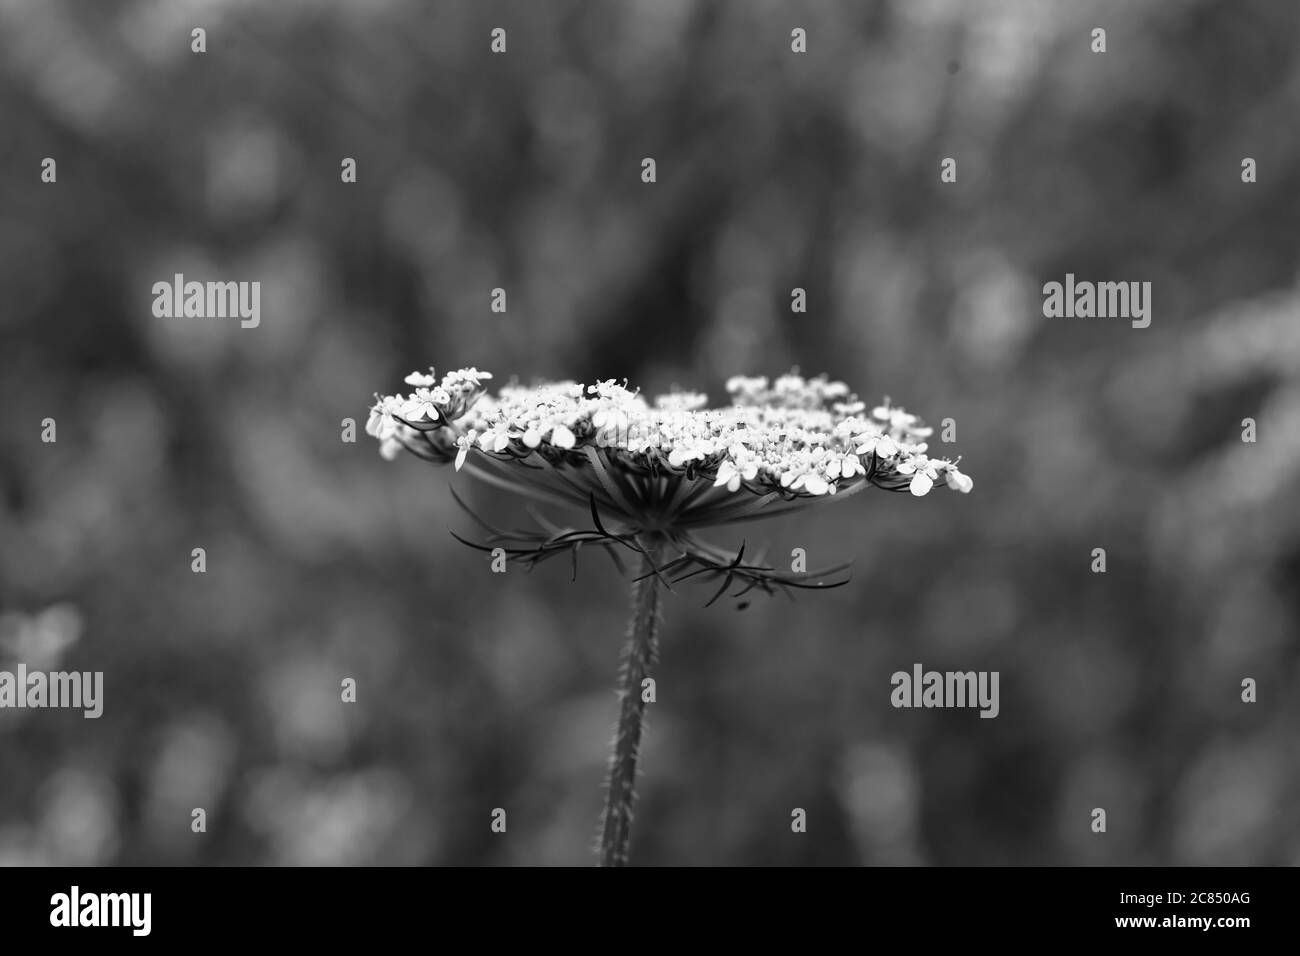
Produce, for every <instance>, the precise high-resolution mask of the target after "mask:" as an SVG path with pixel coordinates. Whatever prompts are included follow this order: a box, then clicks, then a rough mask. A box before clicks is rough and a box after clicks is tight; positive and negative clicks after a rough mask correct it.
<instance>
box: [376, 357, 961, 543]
mask: <svg viewBox="0 0 1300 956" xmlns="http://www.w3.org/2000/svg"><path fill="white" fill-rule="evenodd" d="M491 377H492V376H491V375H490V374H488V373H486V372H480V371H478V369H474V368H468V369H460V370H459V371H455V372H449V373H447V374H446V375H444V376H443V378H442V381H441V382H440V383H436V380H435V377H434V374H433V370H432V369H430V370H429V372H428V373H422V372H412V373H411V374H410V375H408V376H407V378H406V382H407V383H408V384H410V385H413V386H415V390H414V391H413V392H411V393H410V394H407V395H388V396H382V397H379V396H377V400H376V402H375V405H374V407H373V408H372V409H371V413H370V418H369V421H368V422H367V423H366V430H367V432H369V433H370V434H371V435H373V436H375V437H376V438H378V439H379V440H380V442H381V450H382V451H383V453H384V455H385V457H390V458H391V457H393V456H395V455H396V453H397V452H398V451H399V450H400V449H402V448H406V449H407V450H409V451H411V452H413V453H414V454H417V455H419V456H421V457H423V458H426V459H429V460H432V461H454V462H455V464H456V469H457V470H458V471H459V470H460V469H461V468H462V467H464V466H465V464H466V463H467V461H469V460H470V458H469V456H470V452H478V453H479V455H478V462H479V463H480V464H482V465H484V466H486V467H488V468H490V469H491V474H493V475H494V477H497V478H504V479H505V480H507V481H514V482H517V483H518V484H519V485H520V486H522V489H523V490H525V491H526V490H527V488H528V486H529V485H536V484H539V483H540V484H542V485H544V486H545V490H546V491H547V492H548V493H549V494H550V495H551V496H552V497H553V496H554V494H560V495H561V496H563V495H564V494H565V492H564V490H563V489H564V488H566V487H567V488H568V489H569V490H570V491H572V490H573V489H574V486H575V485H576V486H578V487H579V488H581V487H582V486H584V485H585V486H589V487H588V489H587V490H588V491H590V492H592V493H595V494H597V496H598V497H605V496H606V493H607V492H609V491H610V489H608V488H607V487H605V486H604V483H603V482H602V481H601V480H600V475H599V474H598V472H597V470H596V469H595V468H594V467H593V465H592V462H593V458H595V459H599V461H600V463H601V465H603V466H604V468H605V470H606V471H607V472H610V473H613V474H615V475H617V476H618V477H619V479H620V485H621V486H626V485H634V486H635V487H632V488H630V489H629V488H628V487H620V490H621V491H622V492H624V493H628V492H629V491H630V492H632V493H634V496H635V497H637V498H638V499H640V500H641V503H643V504H654V505H659V506H662V505H664V504H665V502H663V501H662V500H660V498H661V496H658V495H656V494H655V492H656V490H662V486H663V485H665V484H667V483H674V480H677V482H676V483H677V486H678V487H680V483H681V480H682V479H684V480H685V483H686V484H688V485H689V486H690V488H691V496H692V500H691V501H690V502H689V503H687V502H684V501H678V502H677V505H678V506H679V507H678V508H675V509H673V514H668V513H664V509H663V508H662V507H659V508H658V509H657V510H658V511H659V512H660V517H661V518H664V519H665V520H671V519H672V518H673V517H674V515H675V516H677V517H682V518H685V517H688V516H689V517H690V518H691V519H695V518H699V517H702V516H703V514H704V513H705V512H706V511H714V512H716V513H717V517H719V518H722V517H723V516H724V515H725V511H726V509H719V508H717V506H718V505H720V504H722V503H723V502H724V500H725V499H726V498H728V497H733V498H734V496H737V495H738V494H739V493H740V492H742V491H744V492H748V493H749V494H750V495H756V496H759V497H760V498H764V497H767V496H773V495H774V496H776V498H780V499H782V500H783V501H786V502H789V501H793V500H796V499H807V498H819V497H822V496H825V495H835V494H841V493H843V492H845V491H850V490H856V489H858V488H860V487H863V486H865V485H868V484H871V485H875V486H877V487H880V488H886V489H889V490H901V489H904V488H905V489H907V490H908V491H910V492H911V493H912V494H913V495H917V496H923V495H925V494H927V493H928V492H929V491H930V490H931V489H932V488H933V487H934V486H935V485H936V484H938V483H939V482H940V481H942V482H943V483H944V484H945V485H947V487H949V488H952V489H954V490H957V491H962V492H968V491H970V489H971V480H970V478H969V477H967V476H966V475H964V474H963V473H962V472H961V471H960V470H959V469H958V467H957V463H956V462H953V461H949V460H947V459H940V458H932V457H929V455H928V454H927V444H926V441H925V439H926V438H928V437H929V436H930V434H931V429H929V428H926V427H925V426H924V425H923V424H922V423H921V422H920V420H919V419H918V418H917V417H916V416H915V415H910V414H908V413H907V412H906V411H904V410H903V409H902V408H899V407H896V406H894V405H891V404H890V403H889V402H888V400H886V402H885V403H883V404H881V405H879V406H876V407H875V408H873V409H871V410H870V411H869V412H868V411H867V410H866V407H865V405H864V404H863V403H862V402H861V401H859V400H858V399H857V397H856V396H855V395H853V394H852V393H851V392H850V391H849V389H848V386H846V385H845V384H844V383H843V382H833V381H829V380H828V379H826V378H825V377H824V376H823V377H819V378H812V379H805V378H803V377H802V376H799V375H795V374H790V375H783V376H781V377H779V378H777V379H776V380H775V381H774V382H770V383H769V381H768V379H767V378H765V377H758V378H747V377H743V376H736V377H734V378H732V379H731V380H730V381H729V382H728V383H727V391H728V392H729V393H730V395H731V398H732V401H731V403H730V404H729V405H725V406H722V407H719V408H708V407H707V398H706V396H704V395H701V394H698V393H692V392H684V393H673V394H669V395H661V396H659V397H658V398H657V399H656V400H655V401H654V403H653V404H651V403H649V402H647V401H646V400H645V398H644V397H643V396H642V395H641V394H640V393H639V392H636V391H632V390H629V389H628V388H627V386H626V384H619V383H618V382H615V381H614V380H612V379H611V380H608V381H602V382H596V383H594V384H592V385H580V384H578V383H576V382H552V383H544V384H541V385H536V386H533V387H523V386H520V385H515V384H512V385H508V386H506V387H504V388H502V389H501V391H500V392H499V394H497V395H496V396H491V395H488V394H487V392H486V389H485V387H484V385H483V383H484V381H486V380H488V379H490V378H491ZM593 453H594V455H593ZM539 464H540V465H543V466H548V467H546V468H544V471H543V474H544V475H545V477H539V476H538V475H537V474H536V473H535V472H536V471H537V468H536V466H537V465H539ZM500 466H504V467H500ZM511 466H522V468H520V467H516V468H513V469H511ZM530 470H531V471H532V472H533V473H529V471H530ZM553 470H559V471H561V472H562V474H563V478H562V480H561V481H558V482H557V481H556V480H554V476H553V475H551V474H550V472H551V471H553ZM508 475H512V476H513V478H511V477H507V476H508ZM701 482H704V483H707V485H709V486H711V487H714V488H718V489H721V491H720V492H719V494H717V495H714V496H709V495H705V494H702V493H701V491H700V483H701ZM579 494H580V497H581V498H582V500H584V501H585V500H586V497H587V491H580V492H579ZM608 497H609V498H611V499H612V500H613V502H614V503H616V504H617V503H620V502H619V498H620V497H622V496H620V495H615V494H609V495H608ZM702 499H703V500H702ZM768 500H774V499H771V498H769V499H768ZM733 503H734V502H733ZM706 505H707V506H708V507H706ZM692 523H696V522H694V521H693V522H692Z"/></svg>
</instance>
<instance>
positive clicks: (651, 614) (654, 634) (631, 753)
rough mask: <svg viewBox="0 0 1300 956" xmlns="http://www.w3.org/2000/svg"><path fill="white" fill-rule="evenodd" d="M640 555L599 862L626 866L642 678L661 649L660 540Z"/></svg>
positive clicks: (641, 715) (641, 717) (642, 706)
mask: <svg viewBox="0 0 1300 956" xmlns="http://www.w3.org/2000/svg"><path fill="white" fill-rule="evenodd" d="M646 545H647V547H646V553H645V554H643V555H642V557H641V571H640V575H639V577H640V580H638V581H635V582H633V584H632V620H631V621H630V622H629V624H628V636H627V647H626V648H624V650H623V671H622V674H621V675H620V684H621V687H620V689H619V698H620V704H619V707H620V709H619V715H618V730H617V731H616V732H615V735H614V741H613V744H612V753H611V754H610V758H609V779H608V782H607V784H606V791H605V818H604V825H603V828H602V835H601V840H600V865H601V866H626V865H627V847H628V839H629V838H630V836H631V832H632V805H633V803H634V802H635V800H636V758H637V752H638V751H639V750H640V748H641V731H642V728H643V727H644V724H645V701H644V700H642V697H641V681H642V680H644V679H645V678H646V677H647V676H648V672H649V670H650V668H651V667H653V666H654V663H655V660H656V658H657V655H658V652H659V648H658V643H659V620H660V612H659V576H658V575H656V574H654V573H652V572H653V571H654V569H655V567H656V566H657V563H658V561H659V550H660V549H659V544H658V542H654V543H651V542H646Z"/></svg>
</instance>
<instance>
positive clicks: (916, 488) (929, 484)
mask: <svg viewBox="0 0 1300 956" xmlns="http://www.w3.org/2000/svg"><path fill="white" fill-rule="evenodd" d="M899 470H900V471H901V470H902V469H901V468H900V469H899ZM933 487H934V479H933V478H931V477H930V476H929V475H927V474H926V473H925V472H924V471H918V472H917V473H916V474H915V475H913V476H912V483H911V484H910V485H909V486H908V489H907V490H908V491H910V492H911V493H912V494H914V495H916V497H918V498H923V497H925V495H926V494H927V493H928V492H929V490H930V489H931V488H933Z"/></svg>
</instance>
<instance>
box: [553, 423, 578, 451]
mask: <svg viewBox="0 0 1300 956" xmlns="http://www.w3.org/2000/svg"><path fill="white" fill-rule="evenodd" d="M577 441H578V439H577V438H575V437H574V434H573V432H571V431H569V429H567V428H566V427H564V426H563V425H556V426H555V427H554V428H552V429H551V444H552V445H554V446H555V447H556V448H572V447H573V446H574V445H575V444H576V443H577Z"/></svg>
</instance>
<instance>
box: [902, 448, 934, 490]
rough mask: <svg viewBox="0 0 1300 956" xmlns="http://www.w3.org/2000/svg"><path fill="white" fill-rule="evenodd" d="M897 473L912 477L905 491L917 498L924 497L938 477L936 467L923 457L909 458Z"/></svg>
mask: <svg viewBox="0 0 1300 956" xmlns="http://www.w3.org/2000/svg"><path fill="white" fill-rule="evenodd" d="M898 472H899V474H903V475H911V476H912V481H911V483H910V484H909V485H908V489H907V490H908V491H910V492H911V493H912V494H914V495H916V497H918V498H923V497H925V496H926V495H927V494H928V493H929V491H930V489H931V488H933V487H934V483H935V481H936V480H937V479H938V477H939V470H938V466H937V465H936V464H935V463H934V462H932V461H930V460H929V459H928V458H926V457H925V456H924V455H917V456H916V457H915V458H909V459H908V460H907V461H905V462H903V463H902V464H901V465H899V466H898Z"/></svg>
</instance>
